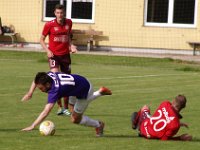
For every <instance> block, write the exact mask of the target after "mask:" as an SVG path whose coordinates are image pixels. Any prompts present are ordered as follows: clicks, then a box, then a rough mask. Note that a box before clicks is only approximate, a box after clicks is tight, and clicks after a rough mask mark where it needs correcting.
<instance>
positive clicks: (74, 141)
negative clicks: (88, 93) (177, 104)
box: [0, 51, 200, 150]
mask: <svg viewBox="0 0 200 150" xmlns="http://www.w3.org/2000/svg"><path fill="white" fill-rule="evenodd" d="M72 62H73V64H72V72H73V73H76V74H81V75H83V76H85V77H87V78H88V79H89V80H90V81H91V82H92V83H93V85H94V88H95V89H98V88H99V87H100V86H102V85H105V86H107V87H109V88H110V89H112V91H113V95H112V96H105V97H102V98H99V99H98V100H97V101H94V102H93V103H91V105H90V106H89V108H88V110H87V111H86V115H88V116H90V117H91V118H94V119H100V120H103V121H105V123H106V128H105V137H103V138H96V137H95V136H94V134H95V132H94V129H92V128H87V127H82V126H78V125H73V124H72V123H70V119H69V118H68V117H64V116H56V115H55V112H56V108H54V110H53V111H52V112H51V114H50V115H49V116H48V118H47V119H49V120H52V121H53V122H54V123H55V125H56V134H55V136H51V137H43V136H40V134H39V132H38V128H36V129H35V130H33V131H32V132H28V133H25V132H20V130H21V129H22V128H24V127H26V126H28V125H30V124H31V123H32V122H33V121H34V119H35V118H36V117H37V115H38V114H39V113H40V112H41V110H42V109H43V107H44V105H45V103H46V99H47V98H46V95H45V94H43V93H41V92H39V91H38V90H37V91H36V92H35V94H34V96H33V98H32V100H31V101H29V102H27V103H22V102H20V99H21V97H22V96H23V94H25V92H26V91H27V90H28V88H29V86H30V83H31V81H32V79H33V77H34V75H35V73H37V72H38V71H48V64H47V61H46V56H45V54H44V53H33V52H12V51H9V52H6V51H0V71H1V72H0V106H1V109H0V118H1V120H0V149H1V150H13V149H16V150H26V149H27V150H32V149H34V150H36V149H44V150H54V149H57V150H62V149H63V150H67V149H77V150H80V149H81V150H83V149H85V150H93V149H98V150H103V149H105V150H109V149H112V150H118V149H120V150H122V149H123V150H124V149H131V150H134V149H135V150H148V149H152V150H168V149H170V150H177V149H182V150H188V149H192V150H195V149H199V146H200V135H199V122H200V119H199V113H200V109H199V106H200V101H199V97H200V92H199V89H200V79H199V78H200V72H199V70H200V65H199V64H195V63H187V62H184V61H180V60H172V59H153V58H134V57H117V56H115V57H113V56H95V55H80V54H75V55H72ZM177 94H185V95H186V96H187V98H188V104H187V107H186V109H185V110H184V111H183V112H182V114H183V116H184V118H183V122H187V123H189V125H190V128H189V129H184V128H183V129H181V130H180V131H179V133H178V134H182V133H190V134H192V135H193V136H194V140H193V141H191V142H177V141H165V142H162V141H158V140H146V139H143V138H139V137H137V132H134V131H133V130H132V129H131V127H130V115H131V113H132V112H133V111H136V110H138V109H139V108H140V107H141V106H142V105H144V104H148V105H150V107H151V109H152V111H154V110H155V109H156V107H157V106H158V105H159V103H160V102H161V101H162V100H165V99H169V100H172V99H173V98H174V97H175V96H176V95H177Z"/></svg>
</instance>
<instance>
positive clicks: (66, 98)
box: [64, 97, 69, 109]
mask: <svg viewBox="0 0 200 150" xmlns="http://www.w3.org/2000/svg"><path fill="white" fill-rule="evenodd" d="M68 101H69V97H64V108H65V109H68Z"/></svg>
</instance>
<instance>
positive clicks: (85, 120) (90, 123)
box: [79, 116, 100, 128]
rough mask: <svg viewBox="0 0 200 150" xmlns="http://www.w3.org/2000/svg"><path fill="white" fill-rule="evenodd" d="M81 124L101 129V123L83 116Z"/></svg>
mask: <svg viewBox="0 0 200 150" xmlns="http://www.w3.org/2000/svg"><path fill="white" fill-rule="evenodd" d="M79 124H81V125H85V126H89V127H95V128H98V127H100V124H99V121H97V120H93V119H90V118H89V117H88V116H82V119H81V122H80V123H79Z"/></svg>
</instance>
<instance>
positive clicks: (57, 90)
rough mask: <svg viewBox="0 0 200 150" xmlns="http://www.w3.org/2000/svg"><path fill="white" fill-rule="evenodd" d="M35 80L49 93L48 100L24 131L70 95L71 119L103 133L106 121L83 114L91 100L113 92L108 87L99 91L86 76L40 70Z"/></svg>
mask: <svg viewBox="0 0 200 150" xmlns="http://www.w3.org/2000/svg"><path fill="white" fill-rule="evenodd" d="M34 82H35V84H36V86H37V87H38V88H39V89H40V90H41V91H42V92H46V93H48V102H47V104H46V105H45V107H44V110H43V111H42V112H41V113H40V115H39V116H38V117H37V119H36V120H35V121H34V122H33V123H32V125H31V126H29V127H27V128H24V129H22V131H30V130H32V129H34V128H35V127H36V126H37V125H39V124H40V123H41V122H42V121H43V120H44V119H45V118H46V117H47V116H48V114H49V112H50V111H51V110H52V108H53V106H54V104H55V103H56V101H57V100H59V99H60V98H61V97H64V96H68V97H69V106H70V108H71V109H72V115H71V121H72V122H73V123H75V124H80V125H84V126H90V127H94V128H95V129H96V136H102V135H103V129H104V123H103V122H102V121H98V120H93V119H91V118H89V117H88V116H85V115H83V113H84V111H85V110H86V108H87V106H88V105H89V104H90V102H92V101H93V100H95V99H96V98H97V97H100V96H103V95H111V94H112V93H111V91H110V90H109V89H108V88H105V87H101V88H100V89H99V90H98V91H96V92H94V91H93V87H92V85H91V83H90V82H89V81H88V80H87V79H86V78H84V77H82V76H79V75H74V74H64V73H59V72H57V73H53V72H49V73H45V72H39V73H38V74H37V75H36V77H35V80H34Z"/></svg>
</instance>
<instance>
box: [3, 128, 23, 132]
mask: <svg viewBox="0 0 200 150" xmlns="http://www.w3.org/2000/svg"><path fill="white" fill-rule="evenodd" d="M19 131H21V129H0V132H19Z"/></svg>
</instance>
